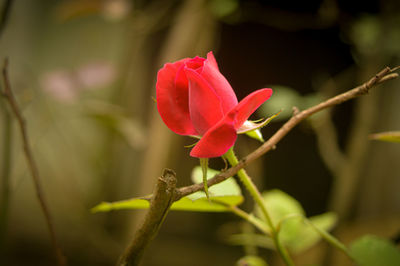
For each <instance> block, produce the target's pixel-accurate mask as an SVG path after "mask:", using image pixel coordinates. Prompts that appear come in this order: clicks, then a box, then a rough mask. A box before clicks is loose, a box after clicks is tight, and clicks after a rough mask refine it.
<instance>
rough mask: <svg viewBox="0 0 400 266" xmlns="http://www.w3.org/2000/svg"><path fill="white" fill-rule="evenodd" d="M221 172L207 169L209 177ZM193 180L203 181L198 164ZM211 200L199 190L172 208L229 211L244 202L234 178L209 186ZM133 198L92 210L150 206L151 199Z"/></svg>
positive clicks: (102, 205) (103, 204)
mask: <svg viewBox="0 0 400 266" xmlns="http://www.w3.org/2000/svg"><path fill="white" fill-rule="evenodd" d="M218 173H219V172H218V171H216V170H214V169H210V168H208V169H207V179H210V178H212V177H213V176H214V175H216V174H218ZM192 180H193V181H194V182H195V183H201V182H202V181H203V171H202V168H201V167H200V166H196V167H195V168H194V169H193V171H192ZM209 195H210V197H209V200H208V199H207V197H206V194H205V193H204V192H203V191H198V192H196V193H193V194H191V195H189V196H187V197H183V198H181V199H180V200H178V201H176V202H174V203H173V204H172V206H171V210H175V211H197V212H228V211H230V207H231V206H237V205H239V204H241V203H242V202H243V196H242V192H241V190H240V187H239V185H238V184H237V183H236V181H235V180H234V179H233V178H229V179H227V180H225V181H224V182H221V183H219V184H217V185H214V186H212V187H210V188H209ZM150 198H151V196H148V197H146V198H133V199H128V200H122V201H116V202H102V203H100V204H99V205H97V206H95V207H94V208H92V212H94V213H96V212H108V211H113V210H123V209H147V208H149V206H150V204H149V199H150Z"/></svg>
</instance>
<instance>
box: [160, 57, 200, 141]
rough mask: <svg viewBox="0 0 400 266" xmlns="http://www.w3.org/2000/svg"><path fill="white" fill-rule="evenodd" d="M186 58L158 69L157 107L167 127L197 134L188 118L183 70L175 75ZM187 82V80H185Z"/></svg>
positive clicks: (180, 132) (186, 92)
mask: <svg viewBox="0 0 400 266" xmlns="http://www.w3.org/2000/svg"><path fill="white" fill-rule="evenodd" d="M187 60H189V59H188V58H185V59H182V60H179V61H177V62H175V63H167V64H165V65H164V67H163V68H162V69H160V70H159V71H158V74H157V83H156V98H157V109H158V112H159V113H160V116H161V118H162V120H163V121H164V123H165V124H166V125H167V127H168V128H169V129H171V130H172V131H174V132H175V133H177V134H180V135H198V134H199V133H198V132H197V131H196V129H195V128H194V126H193V124H192V121H191V119H190V113H189V100H188V99H189V96H188V95H189V92H188V87H187V85H186V86H185V80H184V78H183V77H182V74H184V73H183V72H182V73H180V74H179V75H177V73H178V72H179V69H181V68H182V67H183V66H184V62H185V61H187ZM186 83H187V81H186Z"/></svg>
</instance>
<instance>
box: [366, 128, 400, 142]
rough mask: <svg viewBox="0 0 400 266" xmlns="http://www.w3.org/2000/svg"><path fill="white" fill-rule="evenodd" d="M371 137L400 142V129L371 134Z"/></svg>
mask: <svg viewBox="0 0 400 266" xmlns="http://www.w3.org/2000/svg"><path fill="white" fill-rule="evenodd" d="M369 138H370V139H374V140H380V141H387V142H398V143H399V142H400V131H391V132H382V133H376V134H372V135H369Z"/></svg>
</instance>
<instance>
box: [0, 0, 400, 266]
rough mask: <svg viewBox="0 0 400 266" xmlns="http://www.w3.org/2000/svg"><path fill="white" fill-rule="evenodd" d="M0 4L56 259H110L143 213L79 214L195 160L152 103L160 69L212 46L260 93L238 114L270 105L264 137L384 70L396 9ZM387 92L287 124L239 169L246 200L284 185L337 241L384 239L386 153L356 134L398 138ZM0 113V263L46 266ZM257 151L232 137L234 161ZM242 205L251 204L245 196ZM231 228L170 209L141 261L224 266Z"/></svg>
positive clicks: (181, 175) (313, 258)
mask: <svg viewBox="0 0 400 266" xmlns="http://www.w3.org/2000/svg"><path fill="white" fill-rule="evenodd" d="M1 10H2V18H1V23H2V24H1V27H0V30H1V31H0V47H1V49H0V60H1V64H3V60H4V59H5V58H6V57H8V59H9V72H10V77H11V85H12V89H13V91H14V92H15V94H16V97H17V99H18V102H19V104H20V106H21V109H22V111H23V114H24V116H25V118H26V120H27V123H28V130H29V132H28V134H29V138H30V140H31V143H32V148H33V153H34V156H35V158H36V160H37V164H38V167H39V171H40V175H41V181H42V185H43V189H44V191H45V195H46V198H47V201H48V205H49V208H50V211H51V214H52V217H53V220H54V224H55V229H56V232H57V235H58V237H59V241H60V244H61V246H62V247H63V249H64V252H65V254H66V256H67V258H68V262H69V264H70V265H114V264H115V261H116V260H117V258H118V256H119V255H120V254H121V253H122V251H123V249H124V248H125V247H126V245H127V244H128V243H129V240H130V239H132V236H133V234H134V232H135V229H136V228H137V225H138V223H139V222H140V221H141V219H142V218H143V215H144V213H145V212H144V211H118V212H110V213H97V214H92V213H91V212H90V208H92V207H93V206H95V205H96V204H98V203H100V202H101V201H116V200H122V199H127V198H131V197H137V196H143V195H148V194H150V193H151V191H152V190H153V186H154V184H155V180H156V178H157V177H158V176H160V175H161V173H162V169H163V168H164V167H168V168H171V169H174V170H175V171H176V173H177V176H178V186H184V185H188V184H191V181H190V173H191V169H192V168H193V167H194V166H196V165H197V164H198V160H197V159H195V158H191V157H189V151H190V149H188V148H185V147H184V146H185V145H188V144H191V143H192V141H193V140H191V139H189V138H186V137H182V136H177V135H174V134H173V133H172V132H171V131H169V130H168V129H167V127H166V126H165V125H164V124H163V123H162V121H161V119H160V117H159V115H158V113H157V110H156V104H155V102H154V100H153V99H152V97H154V96H155V82H156V75H157V71H158V69H160V68H161V67H162V66H163V64H164V63H166V62H173V61H175V60H178V59H181V58H184V57H193V56H196V55H199V56H202V57H205V56H206V53H207V52H208V51H214V54H215V56H216V59H217V61H218V63H219V67H220V70H221V72H222V73H223V74H224V75H225V77H226V78H227V79H228V80H229V81H230V83H231V85H232V87H233V88H234V90H235V91H236V93H237V96H238V99H239V100H240V99H242V98H243V97H245V96H246V95H247V94H249V93H250V92H252V91H254V90H257V89H260V88H263V87H270V88H272V89H273V90H274V95H273V96H272V98H271V100H270V101H269V102H267V103H266V104H264V106H263V107H262V108H261V109H260V110H259V111H258V113H257V114H256V115H254V118H262V117H266V116H269V115H271V114H274V113H276V112H278V111H279V110H280V109H283V112H282V114H281V115H280V116H279V117H278V118H277V119H275V120H274V122H273V123H271V124H270V125H268V126H267V127H266V128H263V129H262V132H263V135H264V138H265V139H267V138H268V137H269V136H271V135H272V134H273V133H274V132H275V131H276V130H277V129H278V128H279V127H280V126H281V125H282V124H283V123H284V122H285V121H286V120H287V119H288V118H289V117H290V115H291V112H292V106H297V107H298V108H300V109H304V108H307V107H308V106H310V105H312V104H315V103H318V102H319V101H321V100H323V99H326V98H328V97H330V96H333V95H335V94H338V93H341V92H344V91H346V90H348V89H350V88H352V87H354V86H356V85H359V84H361V83H363V82H365V81H366V80H368V79H369V78H370V77H372V76H374V75H375V74H376V73H377V72H379V71H380V70H381V69H383V68H384V67H385V66H392V67H394V66H396V65H399V64H400V3H399V1H397V0H381V1H379V0H371V1H358V0H356V1H343V0H313V1H306V2H305V1H286V0H285V1H276V0H275V1H274V0H271V1H261V0H258V1H257V0H252V1H251V0H249V1H244V0H242V1H240V0H186V1H178V0H172V1H164V0H151V1H150V0H148V1H147V0H131V1H129V0H102V1H101V0H79V1H78V0H65V1H49V0H47V1H29V0H18V1H7V0H4V1H1ZM399 82H400V81H399V80H395V81H390V82H387V83H385V84H384V85H382V86H381V87H379V88H377V89H374V90H373V91H371V92H370V94H369V96H367V97H362V98H359V99H357V100H354V101H351V102H348V103H345V104H342V105H340V106H337V107H335V108H334V109H332V110H329V111H326V112H323V113H320V114H318V115H316V116H315V117H314V118H312V119H309V120H307V121H305V122H303V123H302V124H301V125H299V126H298V127H297V128H295V129H294V130H293V131H292V132H291V133H289V134H288V136H286V137H285V138H284V139H283V140H282V141H281V142H280V143H279V144H278V145H277V148H276V149H275V150H274V151H271V152H270V153H268V154H267V155H266V156H263V157H262V158H260V159H258V160H257V161H256V162H255V163H253V164H251V165H250V166H249V167H248V172H249V174H250V175H251V176H252V177H253V178H254V180H255V182H256V183H257V184H258V186H259V188H260V190H268V189H273V188H279V189H281V190H283V191H285V192H286V193H288V194H290V195H291V196H293V197H295V198H296V199H297V200H299V202H300V203H301V204H302V205H303V207H304V208H305V210H306V212H307V215H309V216H311V215H316V214H319V213H322V212H325V211H335V212H336V213H337V214H338V215H339V221H338V225H337V227H336V229H335V235H336V236H338V237H339V239H341V240H342V241H343V242H344V243H349V242H350V241H351V240H353V239H354V238H356V237H359V236H360V235H362V234H365V233H374V234H377V235H380V236H383V237H388V238H391V239H396V237H397V238H398V236H399V233H400V193H399V189H400V164H399V158H400V146H399V144H395V143H385V142H378V141H373V140H369V139H368V135H369V134H371V133H376V132H382V131H393V130H399V129H400V115H399V114H400V104H399V101H400V88H399V85H400V83H399ZM0 103H1V109H0V171H1V192H0V195H1V203H0V204H1V217H0V219H1V220H0V222H1V223H0V225H1V226H0V227H1V228H0V256H1V258H0V264H1V265H18V266H19V265H55V260H54V258H53V256H52V251H51V245H50V240H49V234H48V231H47V227H46V224H45V221H44V218H43V214H42V211H41V209H40V207H39V204H38V201H37V198H36V195H35V191H34V189H33V188H34V186H33V183H32V178H31V176H30V172H29V170H28V168H27V165H26V162H25V158H24V154H23V150H22V145H21V138H20V134H19V131H18V128H17V124H16V122H15V120H14V119H13V118H12V116H10V112H9V110H8V108H7V107H6V104H5V101H0ZM259 145H260V143H258V142H257V141H256V140H253V139H249V138H247V137H245V136H240V137H239V140H238V143H237V144H236V149H237V153H238V156H239V157H243V156H245V155H247V154H248V153H250V152H251V151H252V150H254V149H255V148H257V147H258V146H259ZM210 166H211V167H213V168H216V169H222V168H223V167H224V164H223V162H222V161H220V160H219V159H213V160H211V165H210ZM243 208H244V209H246V210H251V208H252V202H251V200H250V199H247V200H246V202H245V203H244V204H243ZM239 222H240V221H239V219H238V218H236V217H234V216H233V215H231V214H226V213H225V214H214V213H211V214H209V213H184V212H171V213H170V214H169V215H168V217H167V219H166V221H165V223H164V225H163V226H162V228H161V230H160V232H159V235H158V236H157V238H156V239H155V240H154V241H153V242H152V243H151V245H150V247H149V249H148V250H147V252H146V253H145V256H144V259H143V265H175V266H177V265H182V266H183V265H234V264H235V262H236V261H237V260H238V259H239V258H240V257H242V256H243V255H244V254H245V253H244V250H243V248H242V247H240V246H233V245H230V244H229V243H227V239H228V237H229V235H230V234H231V233H232V232H234V230H238V227H237V226H236V225H237V224H238V223H239ZM259 253H260V254H261V255H267V256H273V254H272V253H268V251H266V250H262V249H261V250H259ZM183 254H184V256H183ZM342 259H343V258H342V257H341V256H340V254H337V253H336V252H332V251H330V249H329V247H328V246H327V245H326V244H325V243H323V242H321V243H319V244H318V245H317V246H316V247H314V248H312V249H310V250H308V251H307V252H305V253H302V254H300V255H297V256H296V257H295V260H296V262H297V263H298V264H299V265H345V263H348V261H347V260H346V259H344V261H342ZM269 261H270V262H271V264H272V265H279V262H278V261H279V259H277V260H276V261H274V260H269Z"/></svg>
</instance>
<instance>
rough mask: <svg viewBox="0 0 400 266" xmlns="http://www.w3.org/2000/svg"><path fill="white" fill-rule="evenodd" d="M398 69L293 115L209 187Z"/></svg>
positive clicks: (199, 186) (191, 188) (200, 186)
mask: <svg viewBox="0 0 400 266" xmlns="http://www.w3.org/2000/svg"><path fill="white" fill-rule="evenodd" d="M397 69H398V67H396V68H394V69H390V68H389V67H386V68H384V69H383V70H382V71H380V72H379V73H378V74H376V75H375V76H374V77H372V78H371V79H370V80H368V81H367V82H365V83H364V84H362V85H360V86H358V87H356V88H354V89H351V90H349V91H347V92H345V93H342V94H339V95H337V96H335V97H332V98H330V99H328V100H326V101H324V102H322V103H319V104H317V105H315V106H313V107H310V108H308V109H306V110H303V111H301V112H299V113H297V114H295V115H293V116H292V117H291V118H290V119H289V120H288V121H287V122H286V123H285V124H284V125H283V126H282V127H281V128H280V129H279V130H278V131H277V132H276V133H275V134H274V135H273V136H272V137H271V138H270V139H269V140H268V141H266V142H265V143H264V144H263V145H261V146H260V147H259V148H258V149H256V150H255V151H253V152H252V153H250V154H249V155H247V156H246V157H244V158H243V159H242V160H240V162H239V163H238V164H237V165H236V166H234V167H231V168H229V169H228V170H227V171H225V172H223V173H221V174H218V175H216V176H214V177H213V178H211V179H209V180H208V183H207V184H208V187H211V186H213V185H215V184H218V183H221V182H222V181H224V180H226V179H228V178H229V177H231V176H233V175H235V174H236V173H237V172H238V171H239V170H240V169H242V168H244V167H245V166H247V165H248V164H249V163H251V162H252V161H254V160H256V159H258V158H259V157H261V156H262V155H264V154H265V153H267V152H269V151H270V150H271V149H273V148H274V147H275V146H276V144H277V143H278V142H279V141H280V140H281V139H282V138H283V137H284V136H286V134H288V133H289V132H290V131H291V130H292V129H293V128H294V127H295V126H296V125H297V124H299V123H300V122H301V121H303V120H304V119H306V118H308V117H310V116H311V115H313V114H315V113H317V112H319V111H321V110H323V109H326V108H329V107H332V106H335V105H338V104H341V103H343V102H346V101H348V100H351V99H353V98H356V97H358V96H361V95H365V94H367V93H368V91H369V90H370V89H371V88H372V87H374V86H376V85H378V84H381V83H383V82H385V81H388V80H391V79H394V78H397V77H398V76H399V75H398V74H397V73H393V72H394V71H395V70H397ZM203 188H204V186H203V184H194V185H191V186H186V187H182V188H179V189H178V191H177V194H176V196H175V200H179V199H180V198H182V197H184V196H187V195H189V194H192V193H194V192H197V191H201V190H203Z"/></svg>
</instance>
